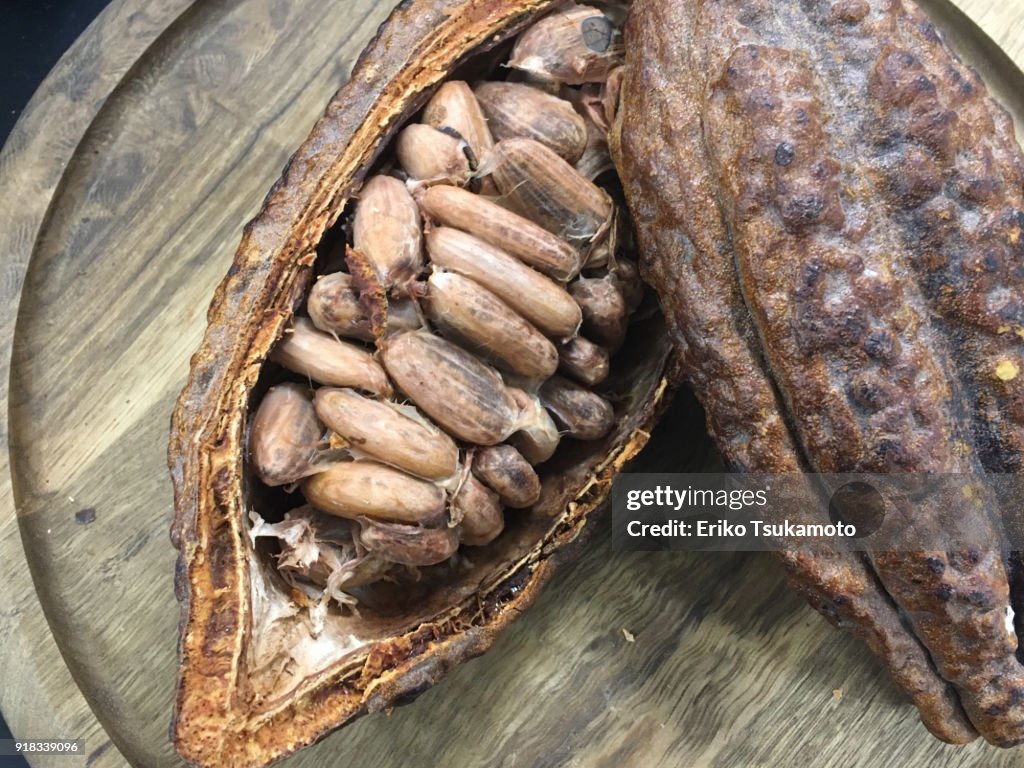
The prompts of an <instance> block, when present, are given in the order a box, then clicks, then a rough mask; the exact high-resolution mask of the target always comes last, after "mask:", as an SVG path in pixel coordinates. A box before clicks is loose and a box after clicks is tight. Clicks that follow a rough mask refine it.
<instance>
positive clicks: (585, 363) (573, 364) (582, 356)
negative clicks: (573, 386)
mask: <svg viewBox="0 0 1024 768" xmlns="http://www.w3.org/2000/svg"><path fill="white" fill-rule="evenodd" d="M558 361H559V364H558V370H560V371H561V372H562V373H565V374H566V375H568V376H571V377H572V378H574V379H576V381H578V382H580V383H581V384H586V385H587V386H588V387H593V386H595V385H597V384H600V383H601V382H602V381H604V380H605V379H606V378H608V371H609V368H610V363H609V360H608V351H607V350H606V349H605V348H604V347H600V346H598V345H597V344H595V343H594V342H592V341H590V340H588V339H585V338H583V337H582V336H577V337H576V338H575V339H572V340H571V341H568V342H566V343H565V344H563V345H562V346H561V347H559V348H558Z"/></svg>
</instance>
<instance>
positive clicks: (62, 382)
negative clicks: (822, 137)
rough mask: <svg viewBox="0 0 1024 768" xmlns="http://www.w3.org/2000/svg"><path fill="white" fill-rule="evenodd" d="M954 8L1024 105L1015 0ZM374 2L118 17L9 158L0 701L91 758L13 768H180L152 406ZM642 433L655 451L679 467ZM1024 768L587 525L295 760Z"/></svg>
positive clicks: (164, 508)
mask: <svg viewBox="0 0 1024 768" xmlns="http://www.w3.org/2000/svg"><path fill="white" fill-rule="evenodd" d="M957 4H958V5H959V6H960V7H961V8H962V9H963V10H964V11H965V12H966V13H967V14H969V15H970V16H972V17H973V18H974V20H975V21H977V22H978V24H979V25H980V26H981V27H982V28H983V29H985V30H986V31H987V32H988V34H990V35H991V36H992V37H993V38H994V39H995V40H996V41H997V42H998V43H999V44H1000V45H1001V46H1002V47H1003V49H1004V50H1005V51H1006V54H1008V55H1009V57H1007V55H1006V54H1003V53H1001V52H1000V51H999V50H998V49H996V48H995V47H994V46H992V44H991V43H990V42H989V41H988V39H987V38H985V37H984V36H983V35H981V34H980V32H978V31H977V30H976V28H974V27H973V26H971V25H969V24H968V23H967V22H966V21H965V20H964V18H963V17H961V16H960V15H959V14H958V13H957V12H956V11H955V10H953V9H952V8H951V7H950V6H949V5H947V4H946V2H945V0H931V2H929V3H928V5H929V6H931V7H934V8H935V9H937V12H938V16H939V20H940V22H941V26H943V28H945V29H947V30H950V31H952V32H953V33H954V37H956V38H957V39H958V40H959V41H960V45H961V48H962V50H964V51H965V53H966V54H967V58H968V59H969V60H970V61H972V62H974V63H975V64H976V65H978V66H980V67H981V68H982V69H983V70H984V71H985V73H986V75H987V76H988V78H989V79H990V81H991V82H993V84H994V85H995V86H996V89H997V90H1000V91H1002V92H1003V93H1005V94H1007V96H1008V98H1009V97H1011V96H1012V97H1013V98H1017V99H1019V98H1020V96H1019V94H1020V93H1021V91H1022V89H1021V82H1022V81H1021V76H1020V74H1019V72H1017V71H1016V70H1015V69H1014V68H1013V65H1012V63H1011V60H1010V59H1011V58H1012V59H1015V60H1016V61H1018V62H1024V34H1022V32H1024V3H1020V2H1016V1H1014V2H1003V1H1002V0H957ZM389 6H390V1H389V0H387V1H385V2H375V1H374V0H346V1H345V2H336V3H327V2H315V1H314V0H205V1H204V2H195V3H192V2H187V1H186V0H165V1H164V2H162V3H155V2H145V0H114V2H113V3H112V4H111V5H110V7H109V8H108V9H107V10H106V11H105V12H104V14H103V15H102V16H101V17H100V18H99V19H98V20H97V21H96V23H94V24H93V25H92V26H91V27H90V28H89V29H88V30H87V31H86V32H85V34H84V35H83V36H82V37H81V38H80V39H79V40H78V42H77V43H76V44H75V45H74V47H73V48H72V49H71V50H70V51H69V52H68V54H67V55H66V56H65V57H64V58H63V59H62V60H61V62H60V63H59V64H58V65H57V67H56V69H55V70H54V71H53V72H52V73H51V74H50V76H49V77H48V78H47V80H46V81H45V82H44V83H43V85H42V86H41V88H40V90H39V92H38V93H37V94H36V96H35V98H34V100H33V101H32V103H31V105H30V106H29V108H28V109H27V110H26V111H25V113H24V115H23V116H22V118H21V121H20V122H19V124H18V126H17V128H16V129H15V131H14V133H13V134H12V136H11V138H10V140H9V142H8V144H7V145H6V147H5V148H4V150H3V153H2V154H0V191H2V193H3V194H2V197H0V199H2V200H3V201H4V205H3V206H2V207H0V243H2V245H3V248H2V251H0V252H2V253H3V254H4V255H5V257H6V258H5V260H4V261H3V262H2V264H0V298H2V299H3V301H2V302H0V307H2V308H0V380H2V381H5V382H6V381H7V380H8V373H10V390H9V392H8V391H6V390H4V391H3V392H0V413H3V414H4V416H5V421H4V422H3V426H4V432H5V434H6V436H7V438H8V440H9V443H10V452H9V455H8V454H6V453H4V454H3V455H0V500H2V502H0V583H3V584H4V589H5V592H4V599H3V601H2V605H0V708H2V710H3V713H4V715H5V716H6V717H7V719H8V721H9V723H10V725H11V728H12V730H13V732H14V733H15V734H18V735H19V736H21V737H32V738H43V737H64V738H82V739H85V741H86V752H85V754H84V755H81V756H78V757H61V758H51V759H49V760H47V759H45V758H38V759H36V758H34V759H33V761H32V763H33V765H39V766H48V765H51V764H52V765H56V766H75V765H90V766H118V765H124V764H125V762H126V761H127V762H129V763H131V764H133V765H136V766H145V768H158V767H160V766H170V765H177V764H180V761H179V760H178V759H177V758H176V756H175V754H174V752H173V750H172V748H171V745H170V743H169V740H168V735H167V733H168V722H169V719H170V714H171V707H172V703H173V693H174V675H175V664H176V659H175V652H176V648H175V642H176V633H177V604H176V602H175V600H174V594H173V589H172V570H173V565H174V557H175V553H174V551H173V550H172V549H171V547H170V544H169V542H168V538H167V529H168V523H169V521H170V516H171V507H172V499H171V486H170V481H169V478H168V475H167V471H166V468H165V465H164V451H165V445H166V439H167V425H168V418H169V414H170V410H171V405H172V402H173V399H174V397H175V396H176V394H177V392H178V390H179V389H180V387H181V385H182V383H183V381H184V378H185V375H186V371H187V368H188V358H189V355H190V353H191V352H192V350H193V349H194V348H195V347H196V346H197V344H198V341H199V338H200V334H201V332H202V330H203V327H204V313H205V309H206V306H207V303H208V301H209V299H210V296H211V294H212V291H213V288H214V286H215V285H216V284H217V283H218V282H219V280H220V279H221V276H222V275H223V274H224V272H225V270H226V269H227V267H228V264H229V263H230V260H231V256H232V253H233V251H234V249H235V246H236V244H237V242H238V239H239V236H240V231H241V227H242V225H243V224H244V223H245V222H246V221H247V220H248V219H249V218H250V217H251V216H252V215H253V214H254V213H255V212H256V210H257V209H258V207H259V204H260V202H261V200H262V198H263V195H264V194H265V193H266V191H267V190H268V189H269V188H270V186H271V184H272V183H273V182H274V180H275V179H276V178H277V176H278V175H279V173H280V171H281V168H282V167H283V165H284V163H285V161H286V160H287V158H288V156H289V155H290V153H291V152H292V151H293V150H294V149H295V148H296V147H297V146H298V145H299V143H300V142H301V141H302V139H303V138H304V137H305V136H306V133H307V132H308V130H309V128H310V126H311V125H312V123H313V121H314V120H315V119H316V117H317V116H318V115H319V113H320V111H321V109H322V107H323V105H324V104H325V103H326V102H327V100H328V98H329V97H330V95H331V94H332V93H333V92H334V91H335V90H336V89H337V88H338V86H339V85H340V84H341V83H342V82H343V81H344V79H345V76H346V73H347V72H348V70H349V67H350V65H351V62H352V61H353V59H354V57H355V55H356V54H357V53H358V51H359V50H360V49H361V48H362V46H363V45H364V43H365V42H366V41H367V40H368V38H369V37H370V35H371V34H372V33H373V31H374V29H375V28H376V26H377V25H378V24H379V23H380V22H381V21H382V20H383V19H384V17H385V16H386V15H387V12H388V10H389ZM1018 103H1019V102H1018ZM1018 114H1021V113H1020V112H1018ZM687 407H692V406H690V405H688V404H687V403H685V402H684V403H683V405H682V406H681V408H683V409H684V410H685V409H686V408H687ZM662 438H663V439H661V440H660V441H659V442H658V444H657V450H656V451H653V452H650V453H649V454H648V456H647V458H646V461H647V462H648V464H649V465H650V464H651V463H657V464H658V465H659V466H661V467H663V468H671V467H673V466H678V464H673V461H674V457H675V456H676V454H675V453H674V450H673V449H672V448H671V446H672V445H673V439H678V436H672V435H663V436H662ZM696 440H697V439H696V437H694V438H687V441H688V442H691V443H692V442H696ZM44 611H45V618H44ZM1021 761H1024V752H1021V751H1010V752H1008V751H1003V752H1000V751H998V750H995V749H992V748H989V747H986V746H985V745H983V744H974V745H971V746H969V747H965V748H960V749H957V748H952V747H947V746H944V745H941V744H940V743H938V742H937V741H935V740H934V739H932V738H931V737H930V736H928V735H927V733H926V732H925V731H924V729H923V728H922V727H921V726H920V724H919V722H918V720H917V717H916V714H915V712H914V711H913V709H911V708H910V707H909V706H908V705H907V704H906V703H905V702H903V701H901V700H900V698H899V696H898V695H897V694H896V692H895V691H894V689H893V687H892V686H891V684H890V683H889V682H888V681H887V679H886V677H885V675H884V674H883V673H882V672H881V671H880V670H879V669H878V667H877V666H876V664H875V662H874V661H873V659H872V658H871V657H870V656H869V655H868V653H867V652H866V651H865V650H864V648H862V647H861V645H860V644H859V643H856V642H854V641H852V640H851V639H850V638H849V637H847V636H846V635H844V634H842V633H839V632H836V631H834V630H832V629H831V628H830V627H829V626H828V625H826V624H825V622H824V621H822V620H821V619H820V618H819V617H818V616H817V614H815V613H814V612H812V611H811V609H810V608H808V607H806V606H805V605H804V604H803V603H802V602H801V601H800V600H798V599H797V598H796V597H794V596H792V595H791V594H789V592H788V591H787V590H786V588H785V587H784V585H783V583H782V577H781V573H780V570H779V568H778V567H777V566H776V564H775V562H774V561H773V560H772V559H771V558H770V557H769V556H767V555H760V554H733V555H719V554H678V553H659V554H641V553H634V554H615V553H613V552H612V551H611V546H610V543H609V538H608V536H607V535H599V536H598V538H597V540H596V541H595V542H594V545H593V547H592V548H591V549H590V551H589V553H588V554H587V555H586V556H585V557H584V558H583V559H582V560H581V561H580V562H578V563H577V564H576V565H575V566H572V567H569V568H566V569H565V570H564V571H563V572H562V573H561V574H560V575H558V576H557V577H556V578H555V579H554V580H553V581H552V582H551V583H550V585H549V586H548V587H547V589H546V591H545V594H544V595H543V597H542V599H541V600H540V601H539V602H538V604H537V605H536V606H535V607H533V608H532V609H531V610H530V611H529V612H528V613H527V614H526V615H525V616H524V617H523V618H522V619H521V620H520V621H519V622H517V623H516V624H515V625H514V626H513V627H512V628H511V629H510V630H509V631H508V632H507V633H506V634H505V635H504V636H503V637H502V638H501V639H500V640H499V641H498V642H497V643H496V644H495V646H494V648H493V649H492V650H491V652H490V653H489V654H487V655H486V656H485V657H483V658H481V659H477V660H475V661H472V662H470V663H468V664H466V665H464V666H463V667H462V668H460V669H458V670H456V671H455V672H454V673H453V674H452V675H451V676H450V677H449V678H448V680H447V681H446V682H445V683H443V684H442V685H441V686H439V687H437V688H435V689H434V690H431V691H429V692H428V693H426V694H425V695H423V696H422V697H421V698H420V699H419V700H418V701H417V702H416V703H415V705H413V706H410V707H406V708H403V709H400V710H397V711H396V712H395V713H394V714H392V715H391V716H385V715H375V716H372V717H367V718H364V719H363V720H361V721H359V722H357V723H356V724H355V725H353V726H352V727H349V728H347V729H345V730H344V731H342V732H340V733H337V734H335V735H333V736H331V737H329V738H327V739H326V740H325V741H323V742H322V743H320V744H319V745H317V746H316V747H314V748H312V749H309V750H306V751H305V752H302V753H300V754H299V755H298V756H296V757H294V758H292V759H291V760H289V761H288V762H287V764H288V765H289V766H294V767H298V766H309V767H311V768H312V766H321V765H349V764H352V765H363V766H406V765H411V764H432V763H437V764H444V765H451V766H458V767H460V768H461V767H462V766H476V765H488V766H491V765H494V766H509V767H511V766H561V765H581V766H609V768H611V767H613V766H623V765H626V766H676V765H721V766H732V765H771V766H787V765H799V766H801V767H806V766H831V765H836V766H838V765H844V766H845V765H856V766H889V765H923V764H928V765H931V764H942V765H949V766H968V765H985V766H1010V765H1016V764H1020V763H1021Z"/></svg>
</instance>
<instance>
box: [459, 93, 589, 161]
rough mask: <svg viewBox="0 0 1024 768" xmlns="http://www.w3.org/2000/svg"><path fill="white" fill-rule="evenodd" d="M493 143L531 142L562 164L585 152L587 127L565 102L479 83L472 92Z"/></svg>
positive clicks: (578, 157) (577, 158)
mask: <svg viewBox="0 0 1024 768" xmlns="http://www.w3.org/2000/svg"><path fill="white" fill-rule="evenodd" d="M473 92H474V93H475V94H476V98H477V101H479V102H480V107H481V108H482V109H483V111H484V114H485V115H486V116H487V124H488V126H489V127H490V129H491V134H492V135H493V137H494V138H495V139H497V140H498V141H501V140H503V139H515V138H522V139H533V140H534V141H538V142H540V143H541V144H543V145H544V146H546V147H547V148H548V149H550V150H552V151H553V152H555V153H556V154H558V155H559V156H560V157H562V158H563V159H564V160H565V161H566V162H569V163H575V162H576V161H577V160H579V159H580V158H581V157H582V156H583V152H584V151H585V150H586V148H587V124H586V122H584V120H583V118H582V117H580V116H579V115H578V114H576V110H575V109H574V108H573V106H572V104H570V103H569V102H568V101H566V100H565V99H560V98H558V97H557V96H553V95H551V94H550V93H545V92H544V91H542V90H540V89H538V88H534V87H533V86H530V85H526V84H525V83H506V82H488V83H481V84H480V85H478V86H477V87H476V88H475V89H474V91H473Z"/></svg>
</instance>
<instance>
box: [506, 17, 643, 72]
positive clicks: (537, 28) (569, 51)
mask: <svg viewBox="0 0 1024 768" xmlns="http://www.w3.org/2000/svg"><path fill="white" fill-rule="evenodd" d="M622 60H623V48H622V38H621V35H620V33H619V31H618V29H616V27H615V25H614V24H613V23H612V21H611V19H609V18H608V17H607V16H605V15H604V14H603V13H601V11H599V10H598V9H597V8H592V7H590V6H586V5H570V6H568V7H567V8H565V9H564V10H562V11H559V12H558V13H552V14H551V15H550V16H546V17H545V18H543V19H541V20H540V21H538V22H537V23H536V24H534V25H533V26H532V27H530V28H529V29H527V30H526V31H525V32H523V33H522V34H521V35H520V36H519V39H518V40H517V41H516V45H515V49H514V50H513V51H512V58H511V59H510V60H509V63H508V65H509V66H510V67H515V68H516V69H521V70H524V71H526V72H529V73H531V74H532V75H534V76H535V77H539V78H543V79H546V80H552V81H557V82H563V83H570V84H574V85H579V84H581V83H588V82H597V81H600V80H604V79H605V78H606V77H607V76H608V73H609V72H610V71H611V70H612V69H614V68H615V67H616V66H618V65H620V64H622Z"/></svg>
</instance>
